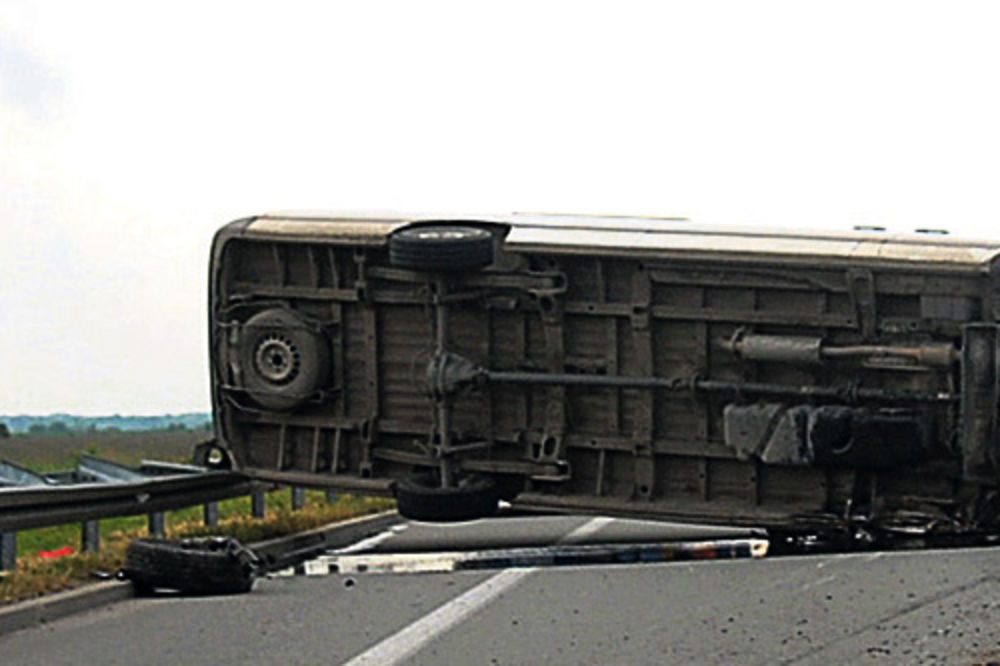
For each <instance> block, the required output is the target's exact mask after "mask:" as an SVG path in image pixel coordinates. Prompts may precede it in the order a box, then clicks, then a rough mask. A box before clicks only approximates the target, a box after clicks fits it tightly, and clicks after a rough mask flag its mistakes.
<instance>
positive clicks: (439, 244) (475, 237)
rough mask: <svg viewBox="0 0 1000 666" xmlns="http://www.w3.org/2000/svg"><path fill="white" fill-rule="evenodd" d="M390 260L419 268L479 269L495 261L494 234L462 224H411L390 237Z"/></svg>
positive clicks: (432, 269)
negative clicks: (412, 225)
mask: <svg viewBox="0 0 1000 666" xmlns="http://www.w3.org/2000/svg"><path fill="white" fill-rule="evenodd" d="M389 262H390V263H391V264H392V265H393V266H396V267H399V268H409V269H411V270H417V271H434V272H443V273H454V272H460V271H474V270H478V269H480V268H483V267H485V266H488V265H490V264H491V263H493V235H492V234H491V233H490V232H489V231H486V230H485V229H480V228H479V227H468V226H463V225H458V224H435V225H428V226H420V227H408V228H406V229H401V230H399V231H397V232H395V233H393V234H392V235H391V236H389Z"/></svg>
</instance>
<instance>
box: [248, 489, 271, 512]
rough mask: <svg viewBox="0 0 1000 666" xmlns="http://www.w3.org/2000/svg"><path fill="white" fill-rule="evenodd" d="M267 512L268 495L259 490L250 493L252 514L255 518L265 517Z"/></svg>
mask: <svg viewBox="0 0 1000 666" xmlns="http://www.w3.org/2000/svg"><path fill="white" fill-rule="evenodd" d="M265 514H267V495H265V494H264V493H263V492H259V491H258V492H256V493H254V494H252V495H250V515H251V516H253V517H254V518H263V517H264V516H265Z"/></svg>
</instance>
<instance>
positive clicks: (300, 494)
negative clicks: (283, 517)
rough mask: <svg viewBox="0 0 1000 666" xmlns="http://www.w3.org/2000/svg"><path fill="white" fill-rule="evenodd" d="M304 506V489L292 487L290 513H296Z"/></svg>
mask: <svg viewBox="0 0 1000 666" xmlns="http://www.w3.org/2000/svg"><path fill="white" fill-rule="evenodd" d="M305 505H306V489H305V488H299V487H297V486H292V511H298V510H299V509H301V508H302V507H304V506H305Z"/></svg>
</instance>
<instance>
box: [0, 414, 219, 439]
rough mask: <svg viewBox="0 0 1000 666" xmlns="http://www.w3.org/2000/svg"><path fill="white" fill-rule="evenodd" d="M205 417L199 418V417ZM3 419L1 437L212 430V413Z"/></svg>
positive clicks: (0, 428)
mask: <svg viewBox="0 0 1000 666" xmlns="http://www.w3.org/2000/svg"><path fill="white" fill-rule="evenodd" d="M199 416H200V417H201V418H198V417H199ZM5 418H7V420H5V421H0V438H6V437H10V436H11V435H13V434H22V435H29V436H31V435H37V436H42V435H45V436H53V435H55V436H63V435H65V436H71V435H77V434H88V433H97V432H202V431H207V430H211V427H212V422H211V419H210V418H209V417H208V415H190V416H187V415H185V416H181V417H170V416H163V417H127V416H126V417H119V416H115V417H94V418H91V417H77V416H67V417H66V418H58V417H56V418H53V417H10V418H13V421H14V422H13V423H11V421H10V419H9V418H8V417H5Z"/></svg>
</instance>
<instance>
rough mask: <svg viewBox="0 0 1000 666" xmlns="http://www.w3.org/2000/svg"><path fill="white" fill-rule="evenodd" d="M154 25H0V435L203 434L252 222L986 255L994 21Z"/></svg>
mask: <svg viewBox="0 0 1000 666" xmlns="http://www.w3.org/2000/svg"><path fill="white" fill-rule="evenodd" d="M150 5H151V3H139V2H123V3H108V2H99V1H93V0H88V1H87V2H65V3H60V2H25V3H19V2H16V1H12V0H0V229H2V231H3V236H2V240H3V242H2V243H0V413H8V414H10V413H22V412H24V413H36V414H41V413H48V412H54V411H68V412H74V413H80V414H106V413H115V412H117V413H122V414H127V413H159V412H167V411H174V412H176V411H182V410H206V409H208V408H209V400H208V370H207V352H206V348H207V342H206V339H207V332H206V331H207V326H206V314H205V313H206V303H205V301H206V288H205V283H206V269H207V257H208V246H209V242H210V239H211V236H212V233H213V231H214V230H215V229H216V228H217V227H219V226H221V225H222V224H223V223H225V222H227V221H229V220H230V219H233V218H236V217H242V216H245V215H249V214H253V213H258V212H263V211H266V210H273V209H288V208H309V209H314V208H324V209H371V208H375V209H395V210H403V211H405V210H408V209H409V210H414V209H416V210H444V211H448V210H451V211H462V210H474V211H487V212H489V211H492V212H506V211H510V210H544V211H566V212H586V213H638V214H649V215H670V216H677V215H680V216H687V217H691V218H693V219H695V220H697V221H704V222H723V223H729V224H756V225H760V224H766V225H777V226H824V227H834V228H843V229H846V228H850V226H851V225H854V224H878V225H883V226H887V227H889V228H890V229H895V230H911V229H914V228H917V227H948V228H951V229H952V230H953V231H955V232H960V233H965V234H971V235H977V236H988V237H993V238H997V239H1000V227H998V224H997V222H998V220H1000V197H998V187H1000V86H998V66H1000V39H997V36H996V33H997V26H998V18H1000V11H997V10H995V9H994V8H995V7H997V6H998V5H997V4H996V3H988V2H984V3H967V2H938V3H922V2H877V1H873V0H868V1H865V2H844V1H838V2H804V1H796V2H765V1H761V0H757V1H755V2H735V3H724V2H705V1H698V2H695V1H692V2H676V3H669V2H658V3H630V2H623V1H621V0H618V1H615V2H608V3H604V4H598V3H585V2H551V3H546V2H541V1H540V0H535V1H533V2H523V3H518V2H510V1H507V2H502V3H501V2H498V3H493V4H487V3H474V2H454V3H443V2H398V3H393V2H351V3H336V2H316V3H296V2H287V1H286V2H281V3H277V2H275V3H271V4H270V5H267V6H268V7H270V8H269V9H259V8H257V7H258V6H259V5H260V6H264V5H263V3H259V5H258V3H248V2H240V3H229V4H227V3H220V2H212V3H209V2H198V3H190V4H187V3H182V2H170V3H155V6H156V7H157V9H156V10H151V9H149V7H150ZM490 8H492V9H490Z"/></svg>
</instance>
